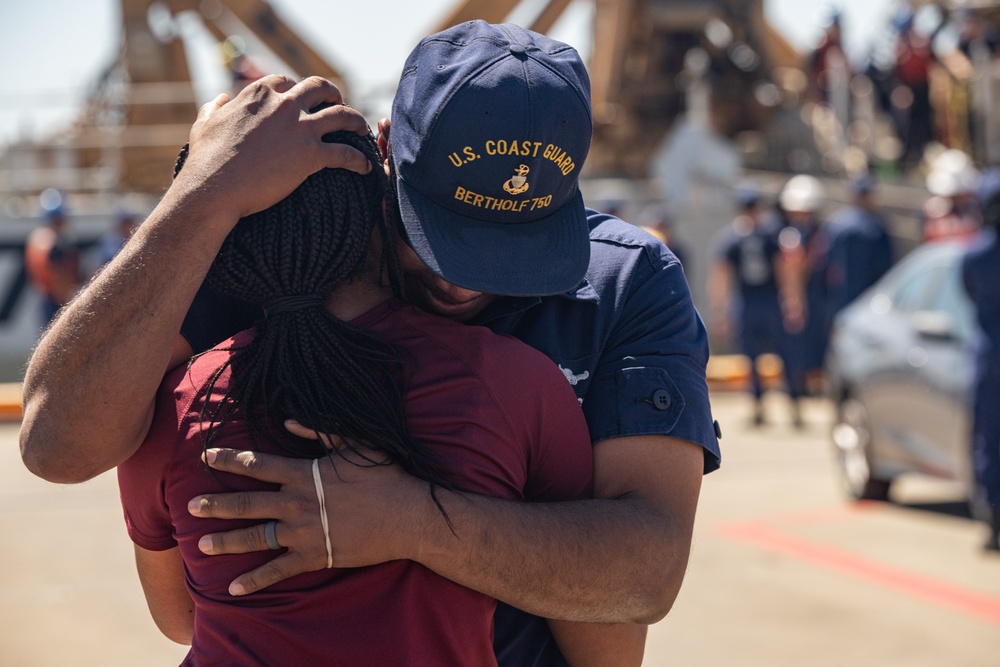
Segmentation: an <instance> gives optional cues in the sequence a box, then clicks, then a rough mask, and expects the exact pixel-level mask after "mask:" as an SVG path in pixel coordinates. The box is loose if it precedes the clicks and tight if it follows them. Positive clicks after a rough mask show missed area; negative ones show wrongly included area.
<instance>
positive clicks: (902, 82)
mask: <svg viewBox="0 0 1000 667" xmlns="http://www.w3.org/2000/svg"><path fill="white" fill-rule="evenodd" d="M914 18H915V17H914V14H913V11H912V10H909V9H908V10H906V12H905V13H903V14H902V15H901V16H900V17H899V18H897V20H896V29H897V31H898V33H899V41H898V42H897V44H896V64H895V68H894V70H893V71H894V74H895V79H896V83H897V87H896V89H895V90H894V91H893V93H892V98H893V106H894V108H895V109H896V112H897V127H898V130H899V135H900V139H901V140H902V142H903V156H902V163H903V167H904V168H909V167H912V166H914V165H916V164H918V163H919V162H920V160H921V159H922V158H923V155H924V148H926V146H927V144H929V143H930V142H931V141H933V140H934V110H933V107H932V106H931V86H930V70H931V65H932V64H933V63H934V62H935V60H936V58H935V55H934V50H933V49H932V47H931V39H930V37H928V36H926V35H923V34H921V33H920V32H919V31H918V30H917V29H916V28H915V26H914Z"/></svg>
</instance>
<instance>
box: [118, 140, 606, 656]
mask: <svg viewBox="0 0 1000 667" xmlns="http://www.w3.org/2000/svg"><path fill="white" fill-rule="evenodd" d="M324 140H327V141H339V142H344V143H349V144H351V145H352V146H354V147H355V148H357V149H358V150H361V151H362V152H363V153H364V154H365V155H366V156H368V158H369V160H370V161H371V162H372V163H373V165H374V166H376V167H380V166H381V160H380V157H379V153H378V148H377V146H376V144H375V142H374V140H373V139H372V138H371V137H370V136H369V137H368V138H367V139H365V138H361V137H358V136H356V135H353V134H350V133H337V134H335V135H329V136H327V137H324ZM183 158H184V155H183V153H182V156H181V158H180V159H179V160H178V168H180V167H181V166H182V165H183ZM385 191H386V181H385V174H384V172H383V170H382V169H381V168H375V169H372V170H371V172H370V173H369V174H368V175H363V176H362V175H358V174H356V173H353V172H350V171H346V170H339V169H338V170H333V169H325V170H322V171H320V172H318V173H316V174H314V175H313V176H311V177H309V178H308V179H307V180H306V181H305V182H304V183H303V184H302V185H301V186H300V187H299V188H298V189H296V190H295V191H294V192H293V193H292V194H291V195H290V196H288V197H287V198H286V199H284V200H282V201H281V202H279V203H278V204H276V205H275V206H273V207H271V208H269V209H266V210H264V211H262V212H260V213H257V214H254V215H250V216H247V217H245V218H243V219H241V220H240V222H239V223H238V224H237V225H236V227H235V228H234V229H233V231H232V232H231V233H230V235H229V237H228V238H227V239H226V241H225V243H224V245H223V247H222V249H221V250H220V252H219V254H218V257H217V258H216V260H215V262H214V264H213V265H212V267H211V270H210V272H209V282H210V283H211V284H212V285H213V286H214V287H215V288H216V289H218V290H219V291H221V292H222V293H224V294H227V295H229V296H233V297H237V298H239V299H242V300H245V301H248V302H250V303H253V304H256V305H259V306H260V307H262V309H263V312H264V316H263V318H262V319H260V320H259V321H258V322H257V323H256V324H255V325H254V327H253V328H251V329H249V330H247V331H244V332H242V333H239V334H237V335H236V336H234V337H233V338H231V339H229V340H228V341H226V342H224V343H222V344H221V345H219V346H217V347H215V348H213V349H211V350H209V351H208V352H205V353H203V354H201V355H198V356H196V357H195V358H193V359H192V360H191V362H190V363H189V364H188V365H187V366H186V367H181V368H179V369H177V370H175V371H174V372H172V373H170V374H169V375H168V376H167V377H166V378H165V379H164V381H163V384H162V386H161V388H160V392H159V395H158V398H157V405H156V411H155V417H154V421H153V424H152V426H151V428H150V431H149V435H148V436H147V438H146V440H145V442H144V443H143V444H142V446H141V447H140V448H139V450H138V451H137V452H136V453H135V454H134V455H133V456H132V457H131V458H130V459H129V460H128V461H126V462H125V463H123V464H122V465H121V466H119V470H118V474H119V485H120V488H121V498H122V505H123V507H124V511H125V518H126V524H127V528H128V532H129V536H130V537H131V538H132V540H133V542H134V543H135V545H136V563H137V567H138V570H139V575H140V580H141V581H142V584H143V589H144V591H145V593H146V598H147V602H148V604H149V607H150V611H151V613H152V615H153V618H154V620H155V621H156V622H157V625H158V626H159V627H160V629H161V630H162V631H163V632H164V634H165V635H167V636H168V637H169V638H171V639H173V640H174V641H178V642H180V643H186V644H187V643H189V644H191V651H190V652H189V653H188V655H187V658H186V660H185V662H184V664H185V665H199V666H201V665H234V664H238V665H285V664H294V665H313V664H317V665H318V664H325V665H372V666H375V665H435V666H436V665H490V664H494V665H495V664H496V658H495V656H494V652H493V646H492V637H493V611H494V608H495V605H496V601H495V600H494V599H492V598H489V597H487V596H485V595H482V594H480V593H477V592H474V591H472V590H471V589H468V588H465V587H463V586H460V585H459V584H456V583H454V582H451V581H449V580H447V579H444V578H442V577H439V576H438V575H436V574H434V573H433V572H431V571H430V570H428V569H426V568H424V567H423V566H422V565H419V564H417V563H415V562H412V561H404V560H397V561H389V562H386V563H382V564H380V565H375V566H371V567H364V568H351V569H339V568H333V567H332V563H333V554H332V552H331V550H330V543H329V541H327V569H325V570H321V571H319V572H311V573H307V574H302V575H299V576H296V577H293V578H290V579H287V580H285V581H282V582H280V583H278V584H275V585H273V586H271V587H269V588H267V589H266V590H264V591H261V592H258V593H256V594H254V595H253V596H249V597H237V596H234V595H233V594H232V593H234V592H236V591H231V590H230V589H229V584H230V582H231V581H232V580H233V579H234V578H235V576H236V575H238V574H240V573H242V572H246V571H248V570H250V569H253V568H257V567H260V566H261V565H263V564H265V563H267V562H268V561H270V560H271V559H272V558H274V557H275V556H276V554H274V553H269V552H267V551H257V552H255V551H250V552H249V553H243V554H233V555H227V556H208V555H206V554H205V553H203V552H202V551H201V549H199V541H200V539H201V537H202V536H203V535H205V534H208V533H213V532H218V531H219V530H222V529H223V528H231V527H232V526H231V525H229V523H228V522H224V521H221V520H216V519H208V520H206V519H199V518H195V517H193V516H191V514H190V513H189V512H188V506H187V504H188V500H189V499H190V498H192V497H194V496H196V495H199V494H204V493H217V492H220V491H230V490H255V491H259V490H262V489H267V488H272V489H276V488H277V487H276V486H274V485H267V484H265V483H263V482H257V481H255V480H252V479H250V478H246V477H241V476H236V475H230V474H227V473H220V472H216V471H212V470H211V469H210V468H208V467H207V466H206V465H205V464H204V462H203V457H205V456H210V455H211V448H215V447H232V448H237V449H254V450H257V451H261V452H269V453H274V452H282V453H286V454H291V455H294V456H299V457H304V458H311V459H313V475H314V478H315V479H316V481H317V499H318V510H317V511H319V512H320V515H321V518H322V519H323V523H324V524H326V522H327V516H326V513H327V508H326V506H325V504H324V500H323V497H322V477H323V476H325V475H341V474H343V473H344V472H345V471H347V470H348V468H347V467H349V466H367V465H381V464H386V463H398V464H400V465H402V466H404V467H405V468H406V469H408V470H409V471H411V472H412V473H414V474H415V475H417V476H419V477H421V478H423V479H424V480H426V482H427V487H428V496H429V499H430V501H432V502H435V503H437V499H436V496H435V488H436V487H437V486H438V485H441V486H445V487H448V488H454V489H457V490H462V491H469V492H474V493H480V494H485V495H492V496H496V497H503V498H511V499H524V500H539V501H545V500H568V499H576V498H581V497H589V494H590V491H591V476H592V467H593V463H592V458H591V457H592V454H591V446H590V439H589V436H588V433H587V428H586V424H585V422H584V419H583V414H582V412H581V411H580V409H579V405H578V404H577V401H576V399H575V395H574V393H573V391H572V388H571V387H570V386H569V384H567V383H566V381H565V378H564V376H563V375H562V373H561V372H560V371H559V370H558V368H557V367H556V366H555V365H554V364H552V362H551V361H549V360H548V359H547V358H546V357H544V356H543V355H542V354H541V353H539V352H536V351H535V350H533V349H531V348H529V347H527V346H526V345H524V344H522V343H520V342H518V341H516V340H514V339H512V338H508V337H502V336H497V335H495V334H492V333H491V332H489V331H488V330H487V329H485V328H481V327H473V326H467V325H464V324H459V323H456V322H452V321H449V320H445V319H443V318H439V317H437V316H434V315H430V314H427V313H424V312H423V311H420V310H417V309H415V308H413V307H411V306H409V305H407V304H406V303H405V302H404V300H403V298H402V285H401V278H400V276H401V273H400V270H399V264H398V258H397V256H396V253H395V238H396V237H395V232H394V230H390V229H389V228H388V226H387V223H386V219H385V216H384V209H383V197H384V195H385ZM386 241H388V242H386ZM288 419H294V420H296V421H298V422H300V423H302V424H309V425H310V427H312V428H314V429H316V431H317V432H319V433H334V434H337V435H338V436H339V439H340V443H339V448H337V449H334V448H328V447H327V445H325V444H323V442H322V441H321V440H312V439H309V440H307V439H301V438H296V437H294V436H292V435H289V434H288V433H287V432H286V431H285V429H284V428H283V423H284V421H285V420H288ZM438 508H439V510H441V512H440V520H441V521H447V520H448V519H447V516H446V515H445V514H444V512H443V509H442V508H441V506H440V505H438ZM244 523H245V525H252V524H253V523H255V521H253V520H248V521H246V522H244ZM265 534H266V537H267V543H268V546H269V547H271V549H273V550H276V551H277V550H281V549H282V547H281V531H280V530H278V529H277V526H276V523H275V522H274V521H271V522H269V523H268V525H267V530H266V532H265ZM277 557H278V558H282V557H283V556H282V555H277ZM289 557H290V556H289ZM557 627H558V624H556V627H554V630H555V631H556V633H557V634H558V632H559V630H558V629H557Z"/></svg>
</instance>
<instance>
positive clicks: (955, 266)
mask: <svg viewBox="0 0 1000 667" xmlns="http://www.w3.org/2000/svg"><path fill="white" fill-rule="evenodd" d="M931 309H932V310H937V311H940V312H943V313H947V314H948V315H950V316H951V319H952V322H953V324H954V326H955V329H956V333H957V334H958V335H959V336H961V337H962V338H966V337H968V335H969V334H971V333H972V329H973V327H974V326H975V314H974V313H973V310H972V304H971V303H970V302H969V297H968V296H967V295H966V293H965V287H964V286H963V285H962V275H961V270H960V265H959V262H958V261H955V262H953V263H952V264H950V265H949V266H948V267H946V270H945V275H944V277H943V280H942V281H941V288H940V289H939V290H938V291H937V294H936V296H935V299H934V302H933V303H932V304H931Z"/></svg>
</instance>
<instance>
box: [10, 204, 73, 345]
mask: <svg viewBox="0 0 1000 667" xmlns="http://www.w3.org/2000/svg"><path fill="white" fill-rule="evenodd" d="M42 208H43V209H44V210H45V217H46V224H45V225H43V226H40V227H36V228H35V229H34V230H32V232H31V233H30V234H29V235H28V238H27V240H26V241H25V246H24V267H25V270H26V271H27V273H28V280H29V281H31V284H32V286H33V287H34V288H35V289H36V290H37V291H38V292H39V293H40V294H41V296H42V327H43V328H44V327H46V326H48V324H49V322H51V321H52V318H53V317H55V314H56V312H57V311H58V310H59V309H60V308H61V307H62V306H63V305H65V304H66V303H67V302H69V300H70V299H72V298H73V295H74V294H75V293H76V290H77V288H78V287H79V286H80V252H79V250H78V249H77V248H76V246H74V245H73V244H72V243H70V241H69V239H68V238H67V236H66V211H65V209H64V207H63V202H62V196H61V195H60V194H59V193H58V192H56V191H54V190H46V191H45V192H43V193H42Z"/></svg>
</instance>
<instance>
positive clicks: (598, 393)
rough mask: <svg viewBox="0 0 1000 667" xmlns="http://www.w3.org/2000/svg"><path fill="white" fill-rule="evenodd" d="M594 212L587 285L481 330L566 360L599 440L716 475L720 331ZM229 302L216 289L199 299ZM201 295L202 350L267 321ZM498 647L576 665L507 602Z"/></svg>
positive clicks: (515, 657)
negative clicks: (715, 376) (632, 443)
mask: <svg viewBox="0 0 1000 667" xmlns="http://www.w3.org/2000/svg"><path fill="white" fill-rule="evenodd" d="M587 214H588V219H589V222H590V228H591V232H590V249H591V257H590V267H589V269H588V270H587V274H586V278H585V280H584V281H583V282H582V283H581V284H580V285H579V286H578V287H577V288H576V289H574V290H572V291H570V292H568V293H565V294H559V295H555V296H547V297H502V298H498V299H496V300H495V301H493V303H491V304H490V305H489V306H487V307H486V308H485V309H484V310H483V312H482V313H480V315H479V317H477V318H476V320H475V321H474V322H473V323H474V324H480V325H483V326H487V327H489V328H490V329H492V330H493V331H495V332H497V333H501V334H507V335H510V336H514V337H515V338H518V339H520V340H522V341H523V342H525V343H527V344H528V345H531V346H532V347H534V348H535V349H537V350H540V351H541V352H543V353H544V354H546V355H547V356H548V357H549V358H550V359H552V360H553V361H554V362H555V363H556V364H558V366H559V368H560V369H561V370H562V372H563V374H564V375H565V376H566V379H567V381H568V382H569V383H570V384H571V385H572V386H573V388H574V389H575V390H576V395H577V398H578V399H579V400H580V403H581V406H582V407H583V412H584V414H585V416H586V418H587V425H588V427H589V428H590V437H591V440H592V441H593V442H595V443H596V442H600V441H602V440H607V439H610V438H618V437H627V436H638V435H666V436H671V437H674V438H679V439H681V440H687V441H690V442H693V443H695V444H698V445H700V446H701V447H703V448H704V450H705V466H704V469H705V472H706V473H708V472H711V471H712V470H715V469H716V468H718V467H719V463H720V453H719V443H718V439H717V438H716V432H715V427H714V424H713V420H712V414H711V407H710V405H709V400H708V387H707V384H706V381H705V369H706V365H707V363H708V352H709V350H708V336H707V334H706V331H705V326H704V324H703V323H702V320H701V318H700V316H699V315H698V313H697V311H696V310H695V307H694V303H693V302H692V300H691V293H690V290H689V288H688V284H687V280H686V279H685V277H684V271H683V269H682V268H681V264H680V262H679V261H678V260H677V258H676V257H675V256H674V255H673V253H672V252H670V250H668V249H667V248H666V246H664V245H663V244H662V243H661V242H660V241H658V240H657V239H655V238H654V237H653V236H651V235H649V234H647V233H646V232H644V231H642V230H641V229H639V228H638V227H635V226H633V225H630V224H628V223H625V222H622V221H621V220H618V219H617V218H615V217H613V216H609V215H605V214H602V213H598V212H596V211H593V210H588V211H587ZM220 298H224V297H221V295H218V294H217V293H213V290H211V288H208V287H207V286H206V287H205V288H203V290H202V292H201V293H199V297H198V298H197V300H202V301H206V302H208V301H215V300H218V299H220ZM197 300H196V304H195V306H194V307H193V310H192V313H189V316H188V319H187V320H185V325H184V327H183V328H182V333H183V334H184V336H185V337H186V338H187V339H188V341H189V342H190V343H191V344H192V347H193V348H194V349H195V350H196V351H198V350H201V349H208V348H209V347H211V346H212V345H215V344H217V343H218V342H219V341H222V340H225V339H226V338H228V337H229V336H230V335H232V334H233V333H235V332H236V331H239V330H241V329H233V328H232V325H239V324H242V328H247V327H248V326H249V325H250V324H252V323H253V320H254V318H255V317H256V316H257V311H256V310H255V309H253V308H245V309H243V312H242V317H243V318H244V320H243V322H241V323H235V322H234V323H230V325H231V326H229V327H220V326H219V325H218V323H213V322H212V321H213V320H215V319H216V317H215V316H213V315H212V313H213V308H219V307H221V306H220V305H218V304H214V305H213V304H209V303H205V304H202V305H199V304H198V303H197ZM239 311H240V308H230V311H229V312H230V314H231V315H232V314H234V313H237V312H239ZM194 312H198V313H200V314H201V315H202V317H197V318H195V317H192V315H193V314H194ZM196 342H197V343H198V344H197V345H195V343H196ZM206 343H207V345H206ZM494 648H495V649H496V653H497V660H498V662H499V664H500V666H501V667H542V666H545V667H557V666H561V665H565V664H566V663H565V660H563V658H562V656H561V655H560V653H559V650H558V648H557V647H556V645H555V640H554V639H553V638H552V634H551V633H550V632H549V630H548V624H547V623H546V622H545V620H544V619H542V618H539V617H537V616H533V615H531V614H527V613H525V612H522V611H520V610H518V609H514V608H513V607H510V606H508V605H505V604H503V603H498V608H497V614H496V617H495V629H494Z"/></svg>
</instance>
